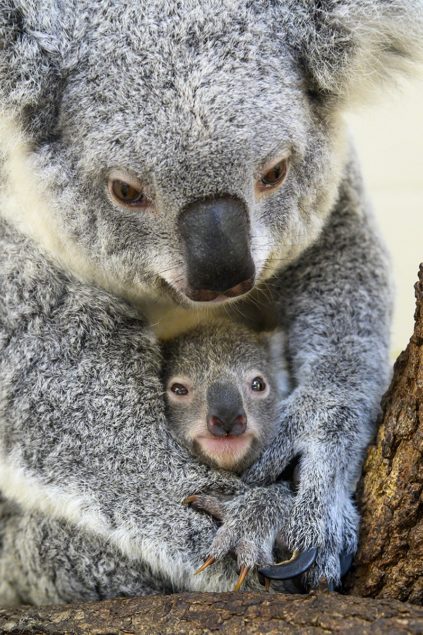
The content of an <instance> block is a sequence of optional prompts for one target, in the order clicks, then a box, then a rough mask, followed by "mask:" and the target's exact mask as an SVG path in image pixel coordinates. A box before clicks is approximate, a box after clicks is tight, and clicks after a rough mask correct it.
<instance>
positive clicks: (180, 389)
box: [170, 384, 188, 397]
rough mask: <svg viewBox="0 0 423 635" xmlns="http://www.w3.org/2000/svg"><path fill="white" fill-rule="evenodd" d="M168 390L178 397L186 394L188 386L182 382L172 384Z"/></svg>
mask: <svg viewBox="0 0 423 635" xmlns="http://www.w3.org/2000/svg"><path fill="white" fill-rule="evenodd" d="M170 390H171V391H172V392H173V393H174V394H175V395H177V396H178V397H184V396H185V395H187V394H188V388H186V387H185V386H184V385H183V384H172V385H171V387H170Z"/></svg>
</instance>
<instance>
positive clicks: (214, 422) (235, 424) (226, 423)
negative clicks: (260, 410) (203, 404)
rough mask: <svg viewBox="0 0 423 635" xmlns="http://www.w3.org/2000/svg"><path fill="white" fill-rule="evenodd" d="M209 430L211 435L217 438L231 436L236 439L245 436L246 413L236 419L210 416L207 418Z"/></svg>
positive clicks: (241, 413)
mask: <svg viewBox="0 0 423 635" xmlns="http://www.w3.org/2000/svg"><path fill="white" fill-rule="evenodd" d="M207 428H208V431H209V432H210V434H212V435H213V436H215V437H225V436H228V435H229V434H230V435H232V436H235V437H238V436H240V435H241V434H244V432H245V430H246V429H247V417H246V416H245V413H244V411H242V412H240V413H239V414H237V415H236V416H235V417H234V416H232V415H230V416H222V415H220V416H216V415H210V416H209V417H208V418H207Z"/></svg>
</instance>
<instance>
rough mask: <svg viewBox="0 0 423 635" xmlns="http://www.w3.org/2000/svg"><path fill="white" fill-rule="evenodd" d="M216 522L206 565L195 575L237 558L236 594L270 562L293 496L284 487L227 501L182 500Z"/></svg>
mask: <svg viewBox="0 0 423 635" xmlns="http://www.w3.org/2000/svg"><path fill="white" fill-rule="evenodd" d="M184 502H185V503H186V504H189V505H191V506H192V507H194V508H195V509H197V510H199V511H203V512H206V513H208V514H210V515H211V516H213V517H214V518H216V519H217V520H219V521H220V522H221V523H222V525H221V527H219V529H218V531H217V533H216V535H215V537H214V539H213V541H212V544H211V545H210V549H209V552H208V554H207V558H206V560H205V562H204V563H203V564H202V565H201V566H200V568H199V569H198V570H197V571H196V575H197V574H199V573H201V572H202V571H204V570H205V569H206V568H207V567H209V566H211V565H212V564H213V563H214V562H216V561H217V560H221V559H223V558H225V557H226V556H228V555H233V556H235V557H236V560H237V564H238V568H239V577H238V580H237V582H236V584H235V587H234V591H238V590H239V589H240V588H241V587H242V585H243V583H244V581H245V579H246V578H247V576H248V574H249V572H250V571H252V570H254V569H255V568H256V567H257V566H260V565H264V564H267V563H271V562H272V561H273V555H272V553H273V546H274V543H275V539H276V536H277V534H278V532H279V531H280V530H281V529H283V526H284V524H285V522H286V519H287V517H288V516H289V512H290V510H291V507H292V493H291V491H290V490H289V488H288V487H287V486H286V485H285V484H278V485H274V486H271V487H257V488H254V489H251V490H248V491H247V492H245V493H244V494H240V495H238V496H234V497H232V498H230V499H228V498H223V497H218V496H210V495H205V494H200V495H198V496H189V497H188V498H187V499H185V501H184Z"/></svg>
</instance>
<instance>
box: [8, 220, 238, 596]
mask: <svg viewBox="0 0 423 635" xmlns="http://www.w3.org/2000/svg"><path fill="white" fill-rule="evenodd" d="M0 254H1V255H0V298H1V302H0V377H1V381H0V453H1V459H0V489H1V491H2V492H3V494H4V495H5V496H6V497H8V498H9V499H11V500H13V501H16V502H18V503H19V504H20V505H21V506H22V507H23V508H24V509H33V510H38V511H41V512H44V513H45V514H46V515H47V517H48V516H51V517H56V518H64V519H66V520H68V521H70V522H71V523H78V525H79V527H80V528H81V529H86V530H89V531H93V532H95V533H97V534H99V535H100V536H103V537H104V538H106V539H107V540H109V541H110V542H111V543H112V544H115V545H117V546H118V547H119V548H120V549H121V550H122V551H123V552H124V553H125V554H126V555H127V556H129V557H130V558H139V559H140V560H141V561H142V562H144V563H146V564H147V565H149V566H150V567H151V569H152V571H153V572H154V573H155V575H156V577H162V579H163V580H164V582H165V583H166V584H167V585H174V586H175V588H179V589H190V588H191V589H193V588H195V587H197V588H200V587H203V588H208V589H210V588H214V589H216V590H223V589H227V588H228V584H229V583H230V581H231V578H233V579H235V568H234V567H232V566H231V563H230V562H229V563H228V562H226V563H225V564H224V565H222V566H219V567H217V568H216V570H215V571H213V572H211V573H210V574H206V575H205V576H198V577H192V573H193V571H194V570H195V568H197V567H198V566H199V564H201V561H202V559H203V558H204V556H205V555H207V549H208V545H209V543H210V541H211V539H212V537H213V536H214V533H215V529H216V527H215V524H214V522H213V521H211V519H210V518H208V517H206V516H204V515H200V514H198V513H195V512H194V511H193V510H191V509H189V508H185V507H183V506H182V505H181V501H182V499H183V497H184V496H186V495H188V494H191V493H192V492H193V491H201V490H202V489H203V488H207V489H212V490H217V491H225V492H227V493H231V492H232V493H233V492H236V491H244V490H245V486H242V484H240V483H239V481H238V480H237V479H236V478H235V477H231V475H229V474H225V473H223V472H218V471H214V470H211V469H209V468H207V467H205V466H202V465H201V464H199V463H197V462H196V461H195V460H194V459H192V458H191V457H190V456H189V455H188V453H187V452H185V451H184V450H183V449H182V448H180V447H179V446H178V445H177V444H176V442H174V441H173V440H172V438H171V437H170V435H169V433H168V431H167V429H166V425H165V421H164V417H163V403H162V394H161V393H162V388H161V384H160V381H159V367H160V356H159V349H158V346H157V345H156V343H155V340H154V338H153V336H152V335H151V334H150V332H149V330H148V329H147V328H146V326H145V323H144V322H143V321H142V320H140V319H136V318H135V317H134V315H133V314H132V313H131V311H130V310H129V308H128V307H127V306H125V304H124V303H119V301H117V300H116V299H113V298H112V297H111V296H109V295H108V294H106V293H104V292H102V291H100V290H98V289H96V288H94V287H90V286H89V285H86V284H82V283H79V282H77V281H76V280H71V279H70V278H68V277H66V276H65V275H64V274H62V273H60V272H59V271H58V270H57V269H55V267H54V266H52V265H51V264H50V263H49V262H48V261H47V260H45V259H44V258H43V257H42V256H41V255H40V252H39V251H38V249H37V248H35V247H34V246H32V244H31V243H30V242H29V241H28V240H26V239H24V238H23V237H19V235H18V234H17V233H16V232H15V230H11V229H10V228H9V227H8V226H7V224H6V223H4V222H2V223H1V224H0ZM28 549H30V546H28Z"/></svg>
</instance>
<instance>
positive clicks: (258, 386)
mask: <svg viewBox="0 0 423 635" xmlns="http://www.w3.org/2000/svg"><path fill="white" fill-rule="evenodd" d="M251 390H254V392H263V391H264V390H266V382H265V381H264V379H263V377H254V379H253V381H252V382H251Z"/></svg>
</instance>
